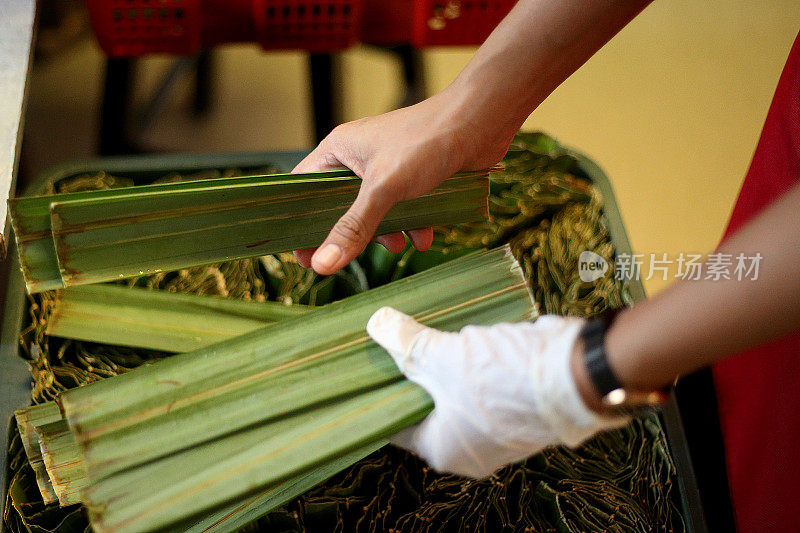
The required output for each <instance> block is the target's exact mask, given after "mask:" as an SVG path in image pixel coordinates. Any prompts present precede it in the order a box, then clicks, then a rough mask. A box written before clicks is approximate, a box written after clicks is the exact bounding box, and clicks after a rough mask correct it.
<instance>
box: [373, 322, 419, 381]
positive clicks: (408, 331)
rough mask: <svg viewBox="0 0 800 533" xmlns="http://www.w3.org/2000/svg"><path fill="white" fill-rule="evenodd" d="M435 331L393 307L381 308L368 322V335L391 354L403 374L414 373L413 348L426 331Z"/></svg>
mask: <svg viewBox="0 0 800 533" xmlns="http://www.w3.org/2000/svg"><path fill="white" fill-rule="evenodd" d="M428 330H430V331H433V330H431V328H429V327H428V326H423V325H422V324H420V323H419V322H417V321H416V320H414V319H413V318H411V317H410V316H408V315H407V314H405V313H401V312H400V311H398V310H397V309H393V308H391V307H381V308H380V309H378V310H377V311H375V313H373V315H372V317H370V319H369V322H367V334H369V336H370V337H372V340H374V341H375V342H377V343H378V344H379V345H380V346H381V347H382V348H383V349H385V350H386V351H387V352H389V355H391V356H392V359H394V362H395V364H397V367H398V368H399V369H400V371H401V372H403V374H406V375H408V374H409V373H414V371H415V368H414V366H415V365H414V360H413V358H412V348H413V347H414V341H415V339H417V338H418V337H419V335H420V333H422V332H424V331H428Z"/></svg>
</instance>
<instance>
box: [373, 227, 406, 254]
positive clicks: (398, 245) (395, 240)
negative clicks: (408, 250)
mask: <svg viewBox="0 0 800 533" xmlns="http://www.w3.org/2000/svg"><path fill="white" fill-rule="evenodd" d="M375 240H376V241H378V243H380V244H382V245H383V247H384V248H386V249H387V250H389V251H390V252H392V253H393V254H399V253H400V252H402V251H403V250H404V249H405V247H406V237H405V235H403V233H401V232H399V231H398V232H397V233H387V234H386V235H378V236H377V237H375Z"/></svg>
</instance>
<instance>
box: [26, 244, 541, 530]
mask: <svg viewBox="0 0 800 533" xmlns="http://www.w3.org/2000/svg"><path fill="white" fill-rule="evenodd" d="M123 290H125V289H123ZM248 305H259V306H263V305H264V304H248ZM384 305H390V306H392V307H395V308H397V309H400V310H402V311H404V312H406V313H408V314H411V315H413V316H415V317H416V318H417V319H418V320H420V321H422V322H424V323H427V324H429V325H431V326H433V327H436V328H438V329H443V330H448V331H453V330H456V331H457V330H458V329H460V328H461V327H463V326H465V325H467V324H470V323H475V324H484V325H487V324H494V323H498V322H509V321H510V322H514V321H519V320H528V319H531V318H532V317H533V316H534V307H535V306H534V303H533V301H532V299H531V297H530V294H529V292H528V288H527V284H526V283H525V281H524V279H523V277H522V272H521V269H520V268H519V266H518V263H517V262H516V260H515V259H514V258H513V256H512V254H511V253H510V250H509V249H508V247H507V246H506V247H500V248H497V249H494V250H490V251H485V252H475V253H473V254H470V255H469V256H465V257H462V258H460V259H458V260H457V261H451V262H447V263H445V264H442V265H439V266H437V267H435V268H432V269H430V270H428V271H426V272H422V273H420V274H417V275H415V276H412V277H409V278H406V279H402V280H399V281H396V282H394V283H391V284H388V285H386V286H383V287H379V288H376V289H373V290H370V291H368V292H365V293H362V294H359V295H356V296H353V297H351V298H348V299H345V300H341V301H338V302H334V303H331V304H329V305H327V306H325V307H320V308H318V309H317V310H315V311H313V312H309V313H306V314H303V315H302V316H299V317H297V318H289V319H286V320H283V321H282V322H281V323H279V324H274V325H271V326H266V327H263V328H260V329H258V330H256V331H253V332H252V333H249V334H245V335H241V336H238V337H235V338H233V339H230V340H227V341H223V342H219V343H216V344H212V345H209V346H207V347H204V348H201V349H198V350H196V351H194V352H189V353H186V354H181V355H177V356H174V357H171V358H168V359H164V360H162V361H160V362H158V363H156V364H153V365H151V366H147V367H140V368H138V369H136V370H134V371H132V372H129V373H126V374H123V375H119V376H116V377H114V378H112V379H108V380H103V381H99V382H96V383H92V384H90V385H88V386H85V387H79V388H75V389H71V390H68V391H66V392H64V393H62V394H60V395H59V396H58V397H57V403H58V407H56V406H55V405H53V404H52V403H45V404H41V405H38V406H36V407H33V408H31V409H28V410H24V411H21V412H18V418H17V422H18V424H20V426H22V427H23V431H22V432H21V434H27V435H30V434H31V433H32V432H35V433H36V435H37V440H38V442H39V443H40V447H41V455H42V457H43V460H44V465H45V468H46V470H47V472H48V474H50V479H51V480H52V484H53V489H54V492H55V493H56V496H57V497H58V498H59V500H60V501H62V503H69V502H73V501H75V499H74V496H73V495H74V494H75V493H76V492H77V493H78V497H79V499H80V501H81V502H82V503H84V505H85V506H86V507H87V509H88V510H89V514H90V517H91V524H92V527H93V528H94V529H95V530H96V531H154V530H162V529H175V528H177V529H180V530H191V531H196V530H197V531H199V530H201V529H204V528H206V527H207V526H208V524H212V523H216V524H219V523H220V522H221V520H223V518H224V520H226V521H228V522H230V521H232V520H233V521H235V520H237V518H238V516H236V515H237V512H236V511H235V510H236V509H237V508H238V506H240V504H241V503H240V502H241V501H242V500H243V499H245V498H252V499H254V500H255V501H257V502H258V506H259V507H260V508H261V510H262V512H265V511H267V510H269V509H270V508H272V507H274V506H276V505H278V504H280V503H283V502H284V501H285V500H286V499H288V498H290V497H294V496H297V495H299V494H301V493H302V492H305V490H307V489H308V488H310V487H311V486H313V485H314V484H316V483H318V482H319V481H322V480H324V479H326V478H327V477H329V476H330V475H332V474H334V473H336V472H337V471H339V470H341V469H342V468H343V467H344V466H346V465H348V464H350V463H353V462H355V461H356V460H357V459H359V458H361V457H363V456H364V455H366V454H367V453H369V452H371V451H374V450H375V449H378V448H380V447H381V446H383V445H384V444H385V442H386V440H385V439H386V437H388V436H389V435H391V434H393V433H395V432H397V431H399V430H400V429H402V428H404V427H406V426H407V425H409V424H412V423H416V422H418V421H419V420H421V419H422V417H424V416H425V415H426V414H427V413H428V412H430V410H431V408H432V402H431V400H430V398H429V397H428V395H427V393H425V391H424V390H423V389H421V388H420V387H419V386H417V385H415V384H413V383H411V382H409V381H407V380H406V379H405V378H404V377H403V376H402V374H401V373H400V372H399V370H398V369H397V367H396V366H395V364H394V361H393V360H392V359H391V357H390V356H389V355H388V354H387V353H386V352H385V351H384V350H383V349H382V348H380V347H379V346H377V345H376V344H375V343H374V342H372V341H371V340H370V339H369V337H368V336H367V334H366V332H365V330H364V328H365V325H366V322H367V320H368V319H369V317H370V316H371V315H372V313H373V312H374V311H375V310H376V309H378V308H379V307H381V306H384ZM40 411H46V412H47V413H48V414H49V413H52V415H53V418H55V420H53V418H49V417H48V416H44V415H40V414H39V412H40ZM32 413H36V415H35V416H34V417H31V416H28V417H27V419H26V415H31V414H32ZM62 416H63V419H62V418H61V417H62ZM32 418H36V419H38V420H39V423H38V424H36V425H34V427H33V431H30V430H26V429H24V426H25V424H26V423H30V420H31V419H32ZM23 444H26V442H25V440H23ZM30 446H31V444H30V443H29V444H28V447H29V448H30ZM344 458H347V461H346V462H345V463H344V464H342V460H343V459H344ZM78 461H79V462H80V463H81V464H80V468H76V462H78ZM309 479H312V480H313V482H310V481H309ZM76 482H80V483H82V486H81V487H80V488H79V489H78V490H77V491H76V490H75V487H74V486H72V485H74V484H75V483H76ZM298 487H299V488H298ZM62 495H66V496H69V498H67V497H64V496H62ZM227 525H228V524H225V526H224V527H227Z"/></svg>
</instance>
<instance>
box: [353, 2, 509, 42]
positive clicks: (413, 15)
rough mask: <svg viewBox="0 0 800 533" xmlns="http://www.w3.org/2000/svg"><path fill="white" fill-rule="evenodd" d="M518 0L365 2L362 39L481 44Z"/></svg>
mask: <svg viewBox="0 0 800 533" xmlns="http://www.w3.org/2000/svg"><path fill="white" fill-rule="evenodd" d="M516 3H517V0H480V1H476V0H366V5H365V6H364V24H363V30H362V40H363V41H364V42H366V43H370V44H381V45H391V44H405V43H410V44H413V45H414V46H416V47H418V48H422V47H426V46H466V45H479V44H481V43H482V42H483V41H484V40H486V38H487V37H488V36H489V34H490V33H491V32H492V30H494V28H495V27H496V26H497V25H498V24H499V23H500V21H501V20H503V17H505V16H506V15H507V14H508V12H509V11H511V8H513V7H514V5H515V4H516Z"/></svg>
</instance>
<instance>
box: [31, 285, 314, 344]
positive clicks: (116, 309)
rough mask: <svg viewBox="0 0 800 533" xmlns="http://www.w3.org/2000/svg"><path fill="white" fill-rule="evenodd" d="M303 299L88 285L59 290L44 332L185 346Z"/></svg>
mask: <svg viewBox="0 0 800 533" xmlns="http://www.w3.org/2000/svg"><path fill="white" fill-rule="evenodd" d="M308 310H309V308H308V307H305V306H302V305H294V306H288V305H284V304H281V303H278V302H253V301H244V300H233V299H230V298H220V297H216V296H201V295H195V294H180V293H175V292H166V291H158V290H146V289H137V288H127V287H120V286H117V285H87V286H85V287H71V288H69V289H64V290H62V291H60V293H59V295H58V297H57V299H56V302H55V306H54V307H53V310H52V314H51V316H50V320H49V321H48V323H47V334H48V335H53V336H55V337H63V338H67V339H77V340H84V341H91V342H101V343H105V344H117V345H121V346H133V347H137V348H147V349H151V350H160V351H164V352H189V351H192V350H195V349H197V348H202V347H204V346H208V345H210V344H214V343H215V342H219V341H222V340H225V339H230V338H232V337H236V336H238V335H242V334H244V333H249V332H251V331H253V330H256V329H259V328H262V327H264V326H266V325H267V324H272V323H274V322H278V321H280V320H284V319H287V318H292V317H297V316H301V315H303V314H305V313H306V312H308Z"/></svg>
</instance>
